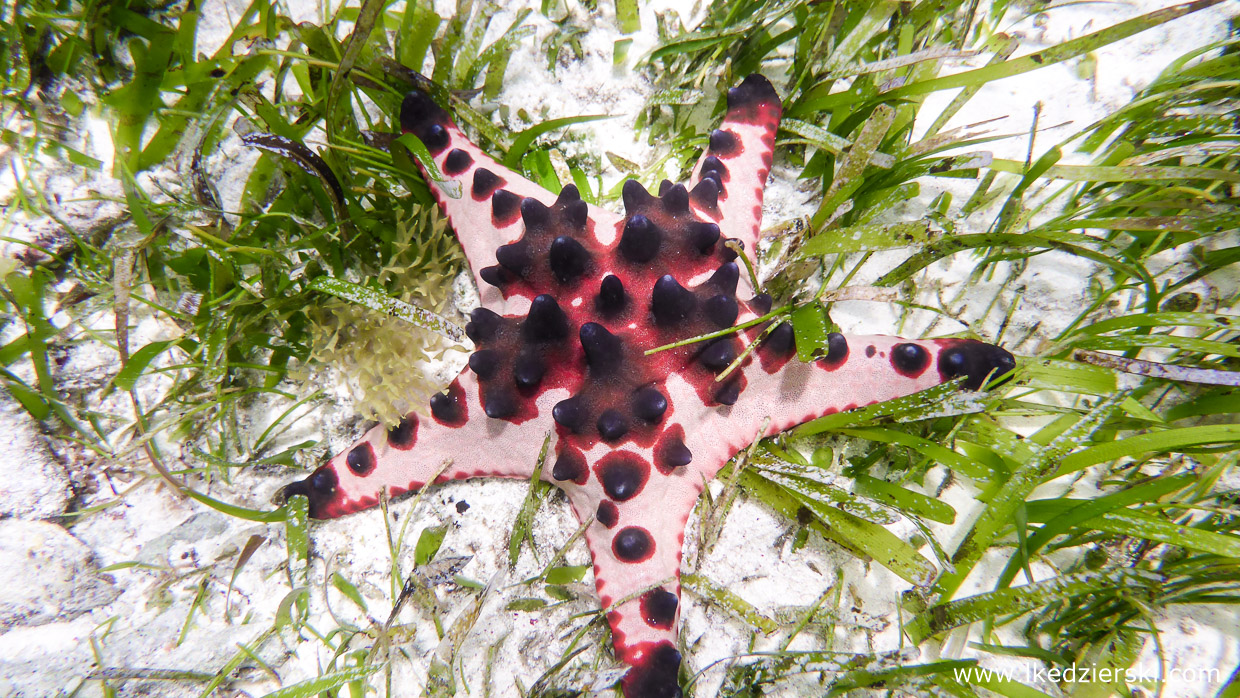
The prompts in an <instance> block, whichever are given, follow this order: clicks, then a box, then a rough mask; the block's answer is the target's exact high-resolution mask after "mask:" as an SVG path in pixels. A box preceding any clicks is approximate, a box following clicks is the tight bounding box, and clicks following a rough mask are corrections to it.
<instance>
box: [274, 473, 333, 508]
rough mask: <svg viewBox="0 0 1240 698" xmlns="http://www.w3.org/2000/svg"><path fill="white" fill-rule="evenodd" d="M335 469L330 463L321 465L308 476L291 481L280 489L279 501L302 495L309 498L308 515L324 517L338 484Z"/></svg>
mask: <svg viewBox="0 0 1240 698" xmlns="http://www.w3.org/2000/svg"><path fill="white" fill-rule="evenodd" d="M339 482H340V481H339V479H338V478H337V477H336V471H335V470H333V469H332V467H331V466H330V465H324V466H321V467H320V468H319V469H318V470H315V471H314V472H313V473H311V474H310V476H309V477H307V478H305V479H303V480H298V481H296V482H291V483H289V484H287V485H285V486H284V488H283V489H281V490H280V495H279V499H280V501H288V499H289V497H293V496H296V495H302V496H303V497H305V498H307V499H309V500H310V512H309V513H310V517H311V518H314V519H322V518H326V517H327V516H328V515H329V514H328V511H327V507H328V505H329V504H330V503H331V502H332V500H334V499H335V494H336V486H337V485H338V484H339Z"/></svg>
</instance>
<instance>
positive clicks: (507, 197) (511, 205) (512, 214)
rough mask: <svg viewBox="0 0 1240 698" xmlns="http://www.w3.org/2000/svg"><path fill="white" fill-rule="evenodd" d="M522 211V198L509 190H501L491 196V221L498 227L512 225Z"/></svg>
mask: <svg viewBox="0 0 1240 698" xmlns="http://www.w3.org/2000/svg"><path fill="white" fill-rule="evenodd" d="M520 209H521V197H519V196H517V195H516V194H513V193H512V192H510V191H508V190H507V189H500V190H499V191H497V192H495V193H494V194H492V195H491V221H492V222H493V223H495V224H496V225H497V226H506V225H508V224H510V223H512V222H513V221H514V220H516V216H517V213H518V212H519V211H520Z"/></svg>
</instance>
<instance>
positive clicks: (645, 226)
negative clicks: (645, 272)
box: [619, 213, 663, 264]
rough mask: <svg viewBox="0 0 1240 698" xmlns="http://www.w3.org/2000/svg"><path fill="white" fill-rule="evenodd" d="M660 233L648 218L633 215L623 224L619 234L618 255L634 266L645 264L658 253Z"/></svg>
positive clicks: (636, 214)
mask: <svg viewBox="0 0 1240 698" xmlns="http://www.w3.org/2000/svg"><path fill="white" fill-rule="evenodd" d="M662 235H663V234H662V233H661V232H660V231H659V229H658V227H657V226H655V224H654V223H652V222H651V221H650V219H649V218H647V217H645V216H643V215H642V214H640V213H635V214H633V215H632V216H630V217H629V219H628V220H627V221H625V222H624V230H623V231H622V232H621V233H620V245H619V249H620V254H621V255H623V256H624V258H625V259H627V260H629V261H630V262H633V263H635V264H645V263H646V262H649V261H650V260H652V259H654V257H655V255H657V254H658V253H659V241H660V240H661V239H662Z"/></svg>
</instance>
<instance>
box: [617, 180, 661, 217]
mask: <svg viewBox="0 0 1240 698" xmlns="http://www.w3.org/2000/svg"><path fill="white" fill-rule="evenodd" d="M620 198H621V199H622V200H623V201H624V210H625V212H626V213H629V214H632V213H635V212H636V211H637V210H638V209H642V208H645V207H647V206H649V205H650V204H652V203H654V196H652V195H651V194H650V192H648V191H646V188H645V187H643V186H642V183H641V182H639V181H637V180H636V179H628V180H625V182H624V186H623V188H621V190H620Z"/></svg>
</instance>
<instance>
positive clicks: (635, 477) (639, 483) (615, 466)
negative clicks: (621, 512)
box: [594, 451, 650, 502]
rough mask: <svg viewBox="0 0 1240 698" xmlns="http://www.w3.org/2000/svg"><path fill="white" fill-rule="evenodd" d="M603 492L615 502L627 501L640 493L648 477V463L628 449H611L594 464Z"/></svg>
mask: <svg viewBox="0 0 1240 698" xmlns="http://www.w3.org/2000/svg"><path fill="white" fill-rule="evenodd" d="M594 470H595V472H596V473H597V474H598V479H599V482H601V483H602V484H603V492H605V493H607V496H608V497H611V498H612V499H614V500H615V501H617V502H627V501H628V500H630V499H632V498H634V497H636V496H637V495H638V494H639V493H641V491H642V488H644V487H645V486H646V481H647V480H648V479H650V464H649V463H647V462H646V461H645V460H643V459H642V457H641V456H639V455H637V454H636V453H631V452H629V451H613V452H611V453H608V454H607V455H605V456H603V457H602V458H600V459H599V462H598V465H596V466H594Z"/></svg>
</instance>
